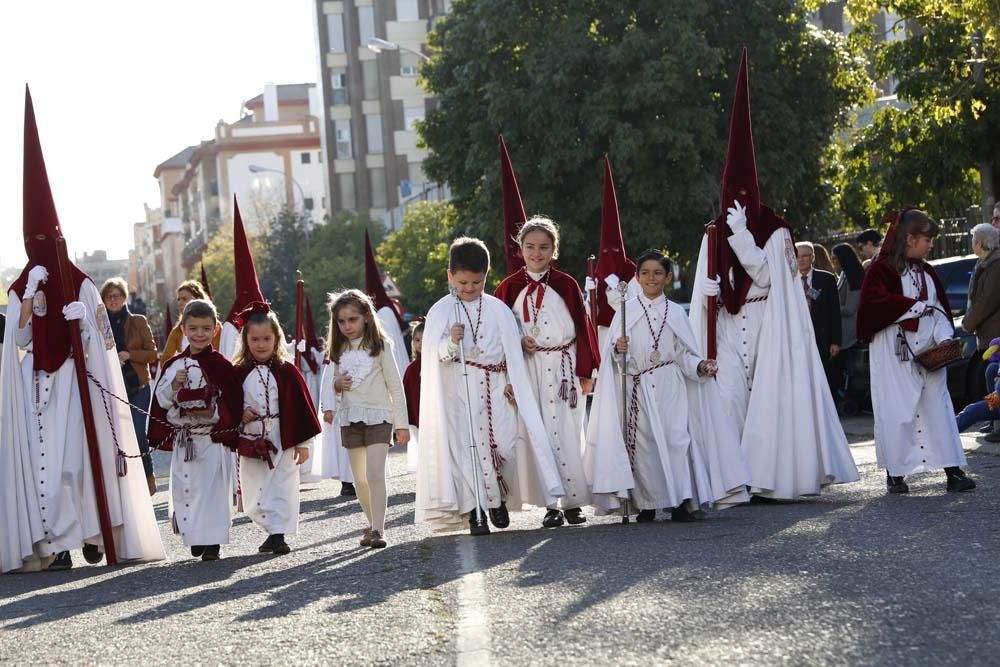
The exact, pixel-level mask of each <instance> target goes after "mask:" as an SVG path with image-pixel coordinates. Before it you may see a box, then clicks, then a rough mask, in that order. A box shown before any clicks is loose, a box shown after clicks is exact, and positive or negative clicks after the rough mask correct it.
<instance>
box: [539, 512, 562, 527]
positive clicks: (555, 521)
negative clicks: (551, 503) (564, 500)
mask: <svg viewBox="0 0 1000 667" xmlns="http://www.w3.org/2000/svg"><path fill="white" fill-rule="evenodd" d="M561 525H563V515H562V512H560V511H559V510H549V511H547V512H546V513H545V518H544V519H542V528H558V527H559V526H561Z"/></svg>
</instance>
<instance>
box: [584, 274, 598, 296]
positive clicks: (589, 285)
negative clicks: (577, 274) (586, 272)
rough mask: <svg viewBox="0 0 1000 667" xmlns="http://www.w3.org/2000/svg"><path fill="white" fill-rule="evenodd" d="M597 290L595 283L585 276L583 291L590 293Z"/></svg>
mask: <svg viewBox="0 0 1000 667" xmlns="http://www.w3.org/2000/svg"><path fill="white" fill-rule="evenodd" d="M596 289H597V281H596V280H594V279H593V278H591V277H590V276H587V279H586V280H584V281H583V291H585V292H590V291H592V290H596Z"/></svg>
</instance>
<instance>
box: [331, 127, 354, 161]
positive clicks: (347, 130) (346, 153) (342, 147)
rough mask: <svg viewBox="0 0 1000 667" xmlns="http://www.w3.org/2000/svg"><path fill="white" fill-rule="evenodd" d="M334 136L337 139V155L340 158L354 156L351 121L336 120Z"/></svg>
mask: <svg viewBox="0 0 1000 667" xmlns="http://www.w3.org/2000/svg"><path fill="white" fill-rule="evenodd" d="M334 136H335V137H336V140H337V157H338V158H340V159H344V158H351V157H354V152H353V151H352V150H351V121H349V120H337V121H334Z"/></svg>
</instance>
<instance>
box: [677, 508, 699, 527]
mask: <svg viewBox="0 0 1000 667" xmlns="http://www.w3.org/2000/svg"><path fill="white" fill-rule="evenodd" d="M670 520H671V521H676V522H677V523H694V522H695V521H697V520H698V518H697V517H695V515H694V514H692V513H691V512H690V511H689V510H688V508H687V507H685V506H684V505H680V506H678V507H674V508H671V510H670Z"/></svg>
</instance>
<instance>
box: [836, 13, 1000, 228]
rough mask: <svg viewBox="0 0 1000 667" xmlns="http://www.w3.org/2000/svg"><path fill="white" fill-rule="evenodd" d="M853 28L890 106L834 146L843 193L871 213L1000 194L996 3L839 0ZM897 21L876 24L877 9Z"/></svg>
mask: <svg viewBox="0 0 1000 667" xmlns="http://www.w3.org/2000/svg"><path fill="white" fill-rule="evenodd" d="M847 7H848V11H849V12H850V17H851V19H852V21H853V23H854V24H855V25H856V26H858V28H857V29H858V31H859V32H861V33H862V34H864V35H865V36H866V37H868V38H869V40H870V39H872V38H873V37H876V32H877V31H880V30H883V29H884V30H885V33H886V34H885V37H886V38H887V39H885V40H876V41H877V42H878V43H877V45H876V46H875V47H873V66H874V71H875V75H876V76H877V77H878V78H879V79H888V78H892V79H893V80H895V81H896V82H897V85H896V95H897V97H898V103H897V104H895V105H890V106H886V107H885V108H882V109H880V110H879V111H877V112H876V113H875V114H874V116H873V119H872V123H871V125H869V126H868V127H866V128H864V129H863V130H862V131H860V132H858V133H857V134H856V135H855V136H854V137H853V138H852V142H851V146H850V148H849V149H848V150H846V151H844V164H845V170H844V179H843V182H844V184H845V185H844V200H845V206H846V207H847V208H848V209H849V210H850V211H851V212H852V214H853V216H854V217H856V218H859V219H861V220H866V219H870V218H877V217H878V216H880V215H882V214H883V213H885V212H886V211H888V210H890V209H893V208H897V207H899V206H902V205H906V204H913V205H917V206H922V207H925V208H928V209H929V210H931V211H934V212H937V213H938V214H942V213H949V212H959V211H962V210H963V209H965V207H967V206H968V205H970V204H972V203H976V202H977V201H978V202H981V203H982V204H983V208H984V211H983V214H984V218H988V216H989V213H990V211H989V209H990V207H991V205H992V203H993V202H994V201H996V199H997V193H998V192H1000V4H998V3H997V2H992V1H987V0H948V1H945V0H903V1H900V2H885V1H881V0H849V2H848V3H847ZM885 9H887V10H892V11H893V12H894V13H895V15H896V16H898V17H899V20H898V21H896V22H895V23H889V25H887V26H885V28H883V27H882V25H881V23H876V22H874V21H872V18H873V17H874V16H875V15H876V12H878V11H879V10H885Z"/></svg>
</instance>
